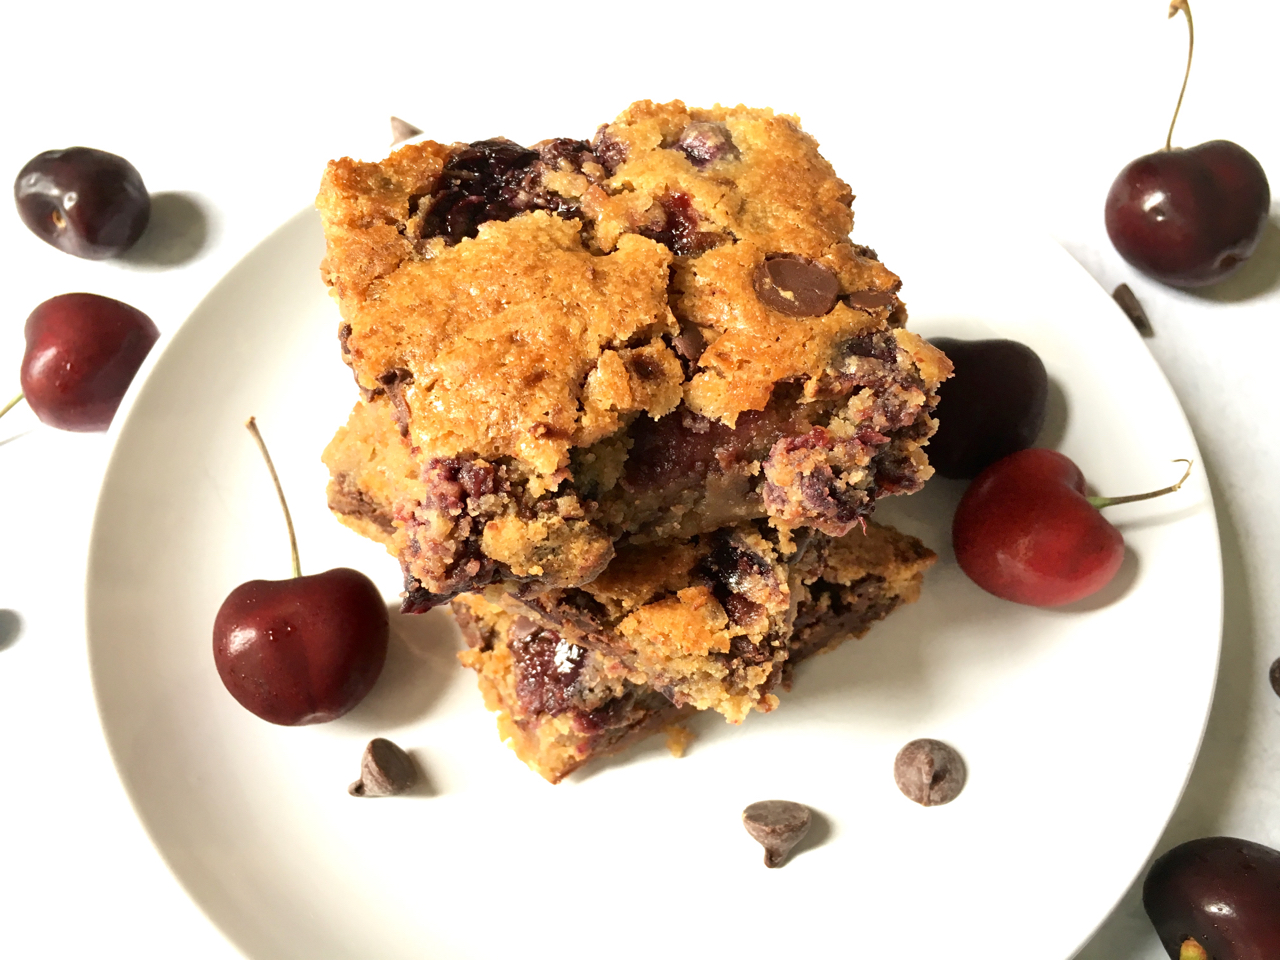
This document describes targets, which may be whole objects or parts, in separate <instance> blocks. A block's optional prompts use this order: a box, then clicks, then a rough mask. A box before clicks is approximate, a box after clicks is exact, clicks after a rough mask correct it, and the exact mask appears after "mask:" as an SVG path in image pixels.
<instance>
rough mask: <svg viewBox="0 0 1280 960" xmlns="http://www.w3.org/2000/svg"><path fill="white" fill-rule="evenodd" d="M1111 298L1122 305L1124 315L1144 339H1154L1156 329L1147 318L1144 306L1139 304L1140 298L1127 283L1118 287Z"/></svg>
mask: <svg viewBox="0 0 1280 960" xmlns="http://www.w3.org/2000/svg"><path fill="white" fill-rule="evenodd" d="M1111 296H1112V297H1113V298H1114V299H1115V301H1116V303H1118V304H1120V309H1121V310H1123V311H1124V315H1125V316H1126V317H1128V318H1129V320H1130V321H1131V322H1132V323H1133V325H1134V326H1135V327H1137V328H1138V332H1139V333H1140V334H1142V335H1143V336H1144V337H1154V336H1155V335H1156V331H1155V329H1154V328H1153V327H1152V326H1151V321H1150V320H1149V319H1148V318H1147V311H1145V310H1143V309H1142V304H1140V303H1139V302H1138V298H1137V297H1136V296H1134V293H1133V291H1132V290H1130V289H1129V285H1128V284H1127V283H1122V284H1120V286H1118V287H1116V289H1115V292H1114V293H1112V294H1111Z"/></svg>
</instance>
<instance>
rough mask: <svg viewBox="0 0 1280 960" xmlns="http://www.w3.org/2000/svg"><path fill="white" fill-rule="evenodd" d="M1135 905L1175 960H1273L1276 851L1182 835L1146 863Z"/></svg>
mask: <svg viewBox="0 0 1280 960" xmlns="http://www.w3.org/2000/svg"><path fill="white" fill-rule="evenodd" d="M1142 906H1143V907H1144V908H1145V909H1146V911H1147V916H1148V917H1150V918H1151V922H1152V923H1153V924H1154V925H1155V928H1156V933H1157V934H1159V936H1160V942H1161V943H1162V944H1163V945H1164V948H1165V950H1166V951H1167V952H1168V954H1169V956H1170V957H1174V958H1175V960H1176V958H1178V957H1184V958H1188V960H1190V958H1193V957H1194V958H1197V960H1201V958H1210V960H1276V958H1277V957H1280V852H1278V851H1276V850H1273V849H1271V848H1270V847H1265V846H1263V845H1262V844H1260V843H1253V842H1252V841H1249V840H1237V839H1235V838H1233V837H1204V838H1202V839H1199V840H1191V841H1188V842H1187V843H1184V844H1181V845H1180V846H1177V847H1174V848H1173V849H1172V850H1170V851H1168V852H1167V853H1165V854H1163V855H1162V856H1160V857H1159V858H1158V859H1157V860H1156V862H1155V863H1153V864H1152V865H1151V869H1150V870H1149V871H1148V872H1147V879H1146V881H1145V882H1144V883H1143V885H1142ZM1189 940H1190V941H1194V943H1188V942H1187V941H1189ZM1197 947H1198V948H1199V952H1197Z"/></svg>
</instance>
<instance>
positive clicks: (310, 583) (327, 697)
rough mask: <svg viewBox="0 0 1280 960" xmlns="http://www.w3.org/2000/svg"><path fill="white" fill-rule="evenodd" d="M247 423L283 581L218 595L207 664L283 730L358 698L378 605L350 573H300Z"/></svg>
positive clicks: (378, 649) (373, 658)
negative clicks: (286, 567)
mask: <svg viewBox="0 0 1280 960" xmlns="http://www.w3.org/2000/svg"><path fill="white" fill-rule="evenodd" d="M247 426H248V428H249V431H250V432H251V433H252V434H253V437H254V440H255V441H257V443H258V447H259V449H261V451H262V455H263V457H264V459H265V460H266V462H267V469H268V470H269V471H270V472H271V479H272V482H273V483H274V484H275V487H276V493H277V495H278V496H279V498H280V505H281V507H282V508H283V509H284V516H285V523H286V525H287V526H288V529H289V547H290V551H291V554H292V559H293V577H292V578H291V579H288V580H250V581H248V582H247V583H242V584H241V585H240V586H238V587H236V588H235V589H234V590H232V591H231V593H230V594H228V595H227V599H226V600H224V601H223V602H222V606H221V607H220V608H219V609H218V615H217V617H216V618H215V620H214V624H213V659H214V663H215V664H216V665H217V668H218V675H219V676H220V677H221V678H222V682H223V685H225V686H226V688H227V690H228V691H229V692H230V693H231V695H232V696H233V697H235V698H236V700H237V701H239V703H240V705H241V706H243V707H244V708H245V709H246V710H248V711H250V712H251V713H253V714H256V715H257V716H259V717H261V718H262V719H263V720H268V721H270V722H271V723H278V724H283V725H286V726H296V725H300V724H307V723H323V722H325V721H327V720H335V719H337V718H338V717H340V716H342V715H343V714H344V713H346V712H347V711H348V710H350V709H351V708H352V707H354V706H355V705H356V704H358V703H359V702H360V701H361V700H363V699H364V698H365V696H366V695H367V694H368V693H369V691H370V690H371V689H372V688H373V685H374V683H375V682H376V681H377V679H378V675H379V674H380V673H381V672H382V665H383V663H384V661H385V660H386V656H387V638H388V634H389V632H390V625H389V620H388V616H387V606H386V604H385V603H384V602H383V599H382V595H381V594H380V593H379V592H378V588H377V587H376V586H374V584H373V582H372V581H371V580H370V579H369V578H368V577H366V576H365V575H364V574H362V573H360V572H358V571H356V570H351V569H348V568H345V567H340V568H337V569H334V570H327V571H325V572H324V573H318V574H313V575H311V576H306V577H304V576H302V571H301V568H300V565H299V562H298V542H297V538H296V537H295V535H294V532H293V519H292V517H291V516H290V514H289V506H288V504H287V503H286V502H285V498H284V490H283V489H282V488H281V486H280V478H279V477H278V476H277V475H276V470H275V466H274V464H272V462H271V455H270V454H269V453H268V452H267V447H266V444H265V443H264V442H263V440H262V435H261V433H259V432H258V428H257V424H256V422H255V421H254V419H253V418H250V420H249V422H248V424H247Z"/></svg>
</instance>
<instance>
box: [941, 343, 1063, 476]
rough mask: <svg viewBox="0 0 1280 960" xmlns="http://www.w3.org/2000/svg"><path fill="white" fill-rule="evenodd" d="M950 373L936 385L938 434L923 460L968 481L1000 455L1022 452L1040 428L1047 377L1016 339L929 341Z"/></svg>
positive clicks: (1033, 354) (1037, 359)
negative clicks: (946, 361)
mask: <svg viewBox="0 0 1280 960" xmlns="http://www.w3.org/2000/svg"><path fill="white" fill-rule="evenodd" d="M930 343H932V344H933V345H934V346H935V347H937V348H938V349H939V350H941V351H942V352H943V353H945V354H946V355H947V358H948V359H950V361H951V363H952V365H953V367H954V373H953V374H952V377H951V379H950V380H948V381H946V383H944V384H943V385H942V386H941V387H939V388H938V398H939V400H938V411H937V415H936V416H937V420H938V432H937V433H935V434H934V435H933V436H932V437H931V438H930V439H929V448H928V454H929V463H930V465H931V466H932V467H933V468H934V470H936V471H937V472H938V474H939V475H940V476H943V477H947V478H949V479H952V480H972V479H973V478H974V477H976V476H977V475H978V474H979V473H981V472H982V471H983V470H985V469H986V468H987V467H989V466H990V465H991V464H993V463H995V462H996V461H997V460H999V459H1000V458H1001V457H1007V456H1008V455H1009V454H1011V453H1014V452H1016V451H1018V450H1025V449H1026V448H1027V447H1029V446H1031V445H1032V444H1033V443H1035V442H1036V437H1038V436H1039V435H1040V430H1041V428H1043V427H1044V418H1045V410H1046V408H1047V406H1048V401H1049V376H1048V374H1047V373H1046V372H1045V369H1044V363H1043V362H1041V360H1040V357H1039V356H1038V355H1037V354H1036V352H1035V351H1034V350H1032V349H1031V348H1030V347H1028V346H1027V345H1026V344H1023V343H1018V342H1017V341H1016V340H957V339H954V338H952V337H934V338H933V339H932V340H930Z"/></svg>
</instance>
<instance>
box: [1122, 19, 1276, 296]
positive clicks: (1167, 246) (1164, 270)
mask: <svg viewBox="0 0 1280 960" xmlns="http://www.w3.org/2000/svg"><path fill="white" fill-rule="evenodd" d="M1179 10H1181V11H1182V13H1183V14H1185V16H1186V18H1187V30H1188V36H1189V39H1190V43H1189V45H1188V50H1187V70H1186V74H1184V76H1183V79H1182V92H1180V93H1179V94H1178V105H1177V107H1176V108H1175V109H1174V111H1173V123H1170V124H1169V134H1168V136H1167V137H1166V138H1165V145H1164V149H1163V150H1159V151H1157V152H1155V153H1149V154H1147V155H1146V156H1144V157H1139V158H1138V159H1137V160H1134V161H1133V162H1132V163H1130V164H1129V165H1128V166H1126V167H1125V168H1124V169H1123V170H1121V171H1120V174H1119V176H1117V177H1116V179H1115V182H1114V183H1112V185H1111V190H1110V192H1109V193H1108V194H1107V203H1106V212H1105V217H1106V225H1107V234H1108V236H1110V237H1111V242H1112V243H1113V244H1114V245H1115V248H1116V250H1117V251H1119V253H1120V255H1121V256H1122V257H1124V258H1125V259H1126V260H1127V261H1129V263H1131V264H1133V266H1135V267H1137V268H1138V269H1139V270H1141V271H1142V272H1143V273H1146V274H1148V275H1149V276H1152V277H1154V278H1155V279H1157V280H1160V281H1162V282H1164V283H1168V284H1172V285H1173V286H1177V287H1200V286H1205V285H1207V284H1211V283H1217V282H1218V281H1219V280H1222V279H1224V278H1226V277H1228V276H1230V275H1231V274H1232V273H1234V272H1235V271H1236V270H1238V269H1239V268H1240V267H1241V266H1242V265H1243V264H1244V262H1245V260H1247V259H1248V258H1249V256H1250V255H1252V253H1253V252H1254V250H1256V249H1257V247H1258V243H1259V241H1261V239H1262V233H1263V230H1264V229H1265V228H1266V225H1267V215H1268V213H1269V211H1270V207H1271V187H1270V185H1269V184H1268V183H1267V175H1266V173H1265V171H1263V169H1262V164H1260V163H1258V161H1257V160H1256V159H1255V158H1254V156H1253V154H1251V153H1249V151H1248V150H1246V149H1244V147H1242V146H1240V145H1239V144H1237V143H1233V142H1231V141H1230V140H1211V141H1209V142H1207V143H1202V144H1200V145H1199V146H1195V147H1191V148H1189V149H1186V150H1182V149H1174V147H1173V127H1174V124H1175V123H1177V120H1178V110H1179V109H1181V107H1182V95H1183V93H1185V92H1186V89H1187V77H1188V76H1190V74H1191V54H1192V52H1193V51H1194V48H1195V25H1194V23H1193V21H1192V19H1191V5H1190V3H1189V2H1188V0H1173V2H1172V3H1171V4H1170V6H1169V16H1170V17H1172V16H1175V15H1176V14H1177V13H1178V11H1179Z"/></svg>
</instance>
